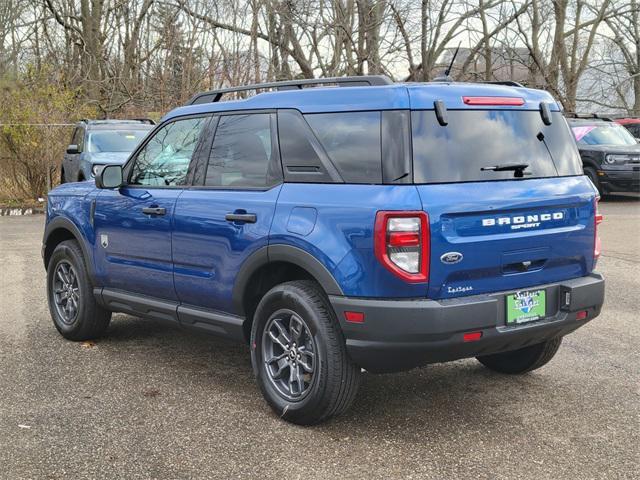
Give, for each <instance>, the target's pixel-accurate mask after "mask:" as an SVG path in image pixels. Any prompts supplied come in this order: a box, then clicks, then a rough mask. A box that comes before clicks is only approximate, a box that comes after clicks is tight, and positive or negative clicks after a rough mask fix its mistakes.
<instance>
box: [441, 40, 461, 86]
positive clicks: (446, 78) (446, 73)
mask: <svg viewBox="0 0 640 480" xmlns="http://www.w3.org/2000/svg"><path fill="white" fill-rule="evenodd" d="M461 43H462V42H458V46H457V47H456V51H455V52H453V57H451V62H450V63H449V66H448V67H447V69H446V70H445V71H444V75H443V76H442V77H437V78H435V79H434V82H452V81H453V78H451V77H450V76H449V74H450V73H451V69H452V68H453V62H455V61H456V57H457V56H458V51H459V50H460V44H461Z"/></svg>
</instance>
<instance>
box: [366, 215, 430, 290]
mask: <svg viewBox="0 0 640 480" xmlns="http://www.w3.org/2000/svg"><path fill="white" fill-rule="evenodd" d="M374 248H375V253H376V258H377V259H378V260H379V261H380V263H382V265H384V266H385V267H386V268H387V269H388V270H389V271H391V272H392V273H394V274H395V275H396V276H398V277H400V278H402V279H403V280H405V281H407V282H426V281H427V280H428V279H429V217H428V216H427V214H426V213H425V212H391V211H382V212H378V213H377V214H376V224H375V232H374Z"/></svg>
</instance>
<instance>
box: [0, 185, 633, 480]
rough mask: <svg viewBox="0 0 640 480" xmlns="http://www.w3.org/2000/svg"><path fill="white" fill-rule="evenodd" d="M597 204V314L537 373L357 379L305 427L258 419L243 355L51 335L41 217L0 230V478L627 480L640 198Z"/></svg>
mask: <svg viewBox="0 0 640 480" xmlns="http://www.w3.org/2000/svg"><path fill="white" fill-rule="evenodd" d="M601 209H602V211H603V213H604V214H605V223H604V224H603V225H602V229H601V232H602V240H603V246H604V255H603V257H602V258H601V260H600V263H599V270H600V271H601V272H603V273H604V275H605V276H606V279H607V300H606V305H605V307H604V310H603V314H602V315H601V316H600V317H599V318H598V319H596V320H594V321H593V322H591V323H590V324H589V325H587V326H586V327H584V328H582V329H580V330H578V331H577V332H576V333H574V334H572V335H570V336H568V337H567V338H566V339H565V341H564V344H563V347H562V348H561V350H560V352H559V354H558V355H557V356H556V358H555V359H554V360H553V361H552V362H551V363H550V364H549V365H547V366H546V367H544V368H542V369H541V370H538V371H536V372H534V373H532V374H529V375H526V376H523V377H516V378H512V377H507V376H501V375H498V374H493V373H491V372H489V371H487V370H485V369H484V368H483V367H481V366H480V364H478V363H477V362H476V361H475V360H463V361H458V362H454V363H449V364H443V365H434V366H430V367H427V368H422V369H418V370H414V371H411V372H407V373H403V374H396V375H381V376H376V375H369V374H367V375H366V376H365V378H364V381H363V385H362V388H361V390H360V393H359V395H358V398H357V400H356V403H355V405H354V407H353V408H352V409H351V410H350V411H349V412H348V413H347V414H346V415H344V416H342V417H340V418H337V419H335V420H333V421H332V422H330V423H327V424H325V425H322V426H319V427H313V428H301V427H296V426H292V425H289V424H286V423H284V422H282V421H280V420H279V419H278V418H277V417H276V416H275V415H273V414H272V413H271V411H270V409H269V408H268V407H267V405H266V404H265V403H264V401H263V400H262V397H261V396H260V393H259V390H258V388H257V386H256V385H255V383H254V381H253V377H252V373H251V366H250V363H249V355H248V349H247V347H245V346H244V345H237V344H233V343H228V342H226V341H222V340H218V339H215V338H210V337H205V336H198V335H196V334H192V333H186V332H182V331H180V330H176V329H173V328H171V327H167V326H164V325H162V324H158V323H155V322H152V321H147V320H140V319H136V318H133V317H130V316H126V315H116V316H114V320H113V322H112V324H111V327H110V329H109V334H108V336H107V337H106V338H104V339H102V340H100V341H98V342H97V343H96V344H95V345H86V344H80V343H72V342H68V341H65V340H64V339H62V337H60V336H59V335H58V334H57V332H56V331H55V329H54V327H53V325H52V323H51V320H50V318H49V313H48V311H47V307H46V301H45V298H46V296H45V280H44V270H43V268H42V262H41V259H40V240H41V234H42V225H43V221H44V218H43V217H42V216H31V217H12V218H8V217H3V218H0V265H1V269H2V270H1V274H0V296H1V300H2V306H3V308H2V309H1V310H0V478H2V479H18V478H38V479H39V478H44V479H58V478H74V479H75V478H108V479H114V478H126V479H138V478H140V479H147V478H157V479H183V478H184V479H187V478H286V479H294V478H304V479H305V480H309V479H314V478H322V479H325V478H333V477H340V478H369V479H373V478H420V479H422V478H439V479H442V478H535V479H541V478H554V479H555V478H566V479H571V478H580V479H587V478H633V477H635V478H638V477H637V475H638V471H639V470H640V461H639V459H640V434H639V432H640V401H639V399H640V348H639V345H640V334H639V329H640V325H639V324H640V314H639V311H640V308H639V307H640V270H639V269H640V198H638V197H630V196H626V197H625V196H617V197H614V198H610V199H609V200H607V201H605V202H603V203H602V206H601Z"/></svg>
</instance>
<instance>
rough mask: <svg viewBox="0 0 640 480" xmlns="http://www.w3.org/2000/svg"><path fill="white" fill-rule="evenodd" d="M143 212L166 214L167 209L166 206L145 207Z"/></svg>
mask: <svg viewBox="0 0 640 480" xmlns="http://www.w3.org/2000/svg"><path fill="white" fill-rule="evenodd" d="M142 213H144V214H146V215H165V214H166V213H167V209H166V208H164V207H144V208H143V209H142Z"/></svg>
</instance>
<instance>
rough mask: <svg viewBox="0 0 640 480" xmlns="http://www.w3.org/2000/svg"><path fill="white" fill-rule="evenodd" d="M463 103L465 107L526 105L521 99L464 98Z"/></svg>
mask: <svg viewBox="0 0 640 480" xmlns="http://www.w3.org/2000/svg"><path fill="white" fill-rule="evenodd" d="M462 101H463V102H464V104H465V105H507V106H514V107H519V106H522V105H524V98H520V97H462Z"/></svg>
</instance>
